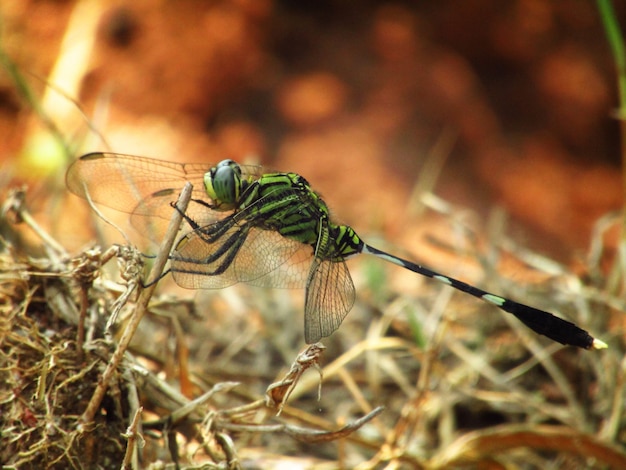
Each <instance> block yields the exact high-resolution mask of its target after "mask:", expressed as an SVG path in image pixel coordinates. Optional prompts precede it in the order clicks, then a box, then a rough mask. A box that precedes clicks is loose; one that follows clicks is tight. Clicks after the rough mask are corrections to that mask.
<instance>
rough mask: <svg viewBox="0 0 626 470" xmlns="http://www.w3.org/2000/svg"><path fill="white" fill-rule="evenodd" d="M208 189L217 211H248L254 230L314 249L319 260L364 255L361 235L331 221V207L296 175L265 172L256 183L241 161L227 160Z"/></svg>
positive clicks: (210, 175) (208, 176)
mask: <svg viewBox="0 0 626 470" xmlns="http://www.w3.org/2000/svg"><path fill="white" fill-rule="evenodd" d="M204 187H205V190H206V193H207V195H208V196H209V197H210V198H211V199H212V200H213V201H214V206H213V207H212V209H214V210H218V211H228V210H234V211H235V212H238V211H241V210H244V209H248V208H249V209H251V211H250V214H249V216H248V220H250V221H254V223H253V225H254V226H256V227H258V228H261V229H264V230H273V231H277V232H278V233H280V234H281V235H282V236H284V237H286V238H289V239H292V240H296V241H298V242H300V243H304V244H307V245H310V246H311V247H313V249H314V252H315V256H316V257H319V258H320V259H324V260H330V261H339V260H343V259H345V258H346V257H348V256H351V255H354V254H357V253H360V252H361V249H362V246H363V242H362V241H361V239H360V238H359V236H358V235H357V234H356V233H355V232H354V230H353V229H352V228H351V227H349V226H347V225H338V224H335V223H333V222H331V220H330V214H329V210H328V206H327V205H326V203H325V202H324V201H323V200H322V198H321V197H320V196H319V195H318V194H317V193H316V192H315V191H313V190H312V189H311V186H310V185H309V183H308V181H307V180H306V179H304V178H303V177H302V176H300V175H298V174H296V173H266V174H263V175H262V176H261V177H259V178H258V179H256V180H255V179H254V178H252V177H246V176H243V173H242V170H241V167H240V166H239V164H238V163H237V162H235V161H233V160H222V161H221V162H219V163H218V164H217V165H215V166H214V167H213V168H211V170H209V171H208V172H207V173H205V175H204ZM259 202H261V204H258V205H257V203H259Z"/></svg>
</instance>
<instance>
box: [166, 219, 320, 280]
mask: <svg viewBox="0 0 626 470" xmlns="http://www.w3.org/2000/svg"><path fill="white" fill-rule="evenodd" d="M220 225H223V222H216V223H215V224H213V227H205V228H202V229H198V230H194V231H193V232H190V233H189V234H187V235H186V236H185V238H184V239H183V240H182V241H181V243H179V246H178V247H177V249H176V250H175V252H174V253H173V254H172V256H171V258H170V259H171V265H170V269H171V271H172V276H173V278H174V280H175V281H176V283H177V284H178V285H179V286H181V287H185V288H189V289H220V288H223V287H227V286H230V285H233V284H236V283H238V282H246V283H249V284H252V285H257V286H264V287H286V288H296V287H304V285H305V282H306V278H307V272H308V268H309V266H310V264H311V258H312V254H313V249H312V248H311V247H310V246H307V245H303V244H302V243H300V242H298V241H295V240H291V239H288V238H284V237H283V236H281V235H280V234H279V233H277V232H274V231H269V230H262V229H259V228H255V227H249V226H243V227H241V226H239V225H234V226H232V227H230V228H228V229H227V230H226V231H224V233H221V234H220V236H219V237H218V238H216V239H211V236H210V235H208V232H211V231H215V230H216V229H219V226H220Z"/></svg>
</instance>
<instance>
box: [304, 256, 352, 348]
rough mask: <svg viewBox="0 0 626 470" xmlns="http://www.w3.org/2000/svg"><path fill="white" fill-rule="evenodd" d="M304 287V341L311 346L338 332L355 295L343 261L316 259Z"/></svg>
mask: <svg viewBox="0 0 626 470" xmlns="http://www.w3.org/2000/svg"><path fill="white" fill-rule="evenodd" d="M306 286H307V287H306V300H305V304H304V339H305V341H306V342H307V343H308V344H312V343H316V342H318V341H319V340H320V339H321V338H325V337H326V336H330V335H331V334H332V333H333V332H334V331H335V330H336V329H337V328H339V325H341V322H342V321H343V319H344V318H346V315H347V314H348V312H349V311H350V309H351V308H352V306H353V305H354V299H355V292H354V284H353V283H352V278H351V277H350V273H349V271H348V267H347V266H346V263H345V261H343V260H340V261H323V260H321V259H319V258H315V259H314V261H313V264H312V265H311V270H310V273H309V276H308V279H307V283H306Z"/></svg>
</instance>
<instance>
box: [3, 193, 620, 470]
mask: <svg viewBox="0 0 626 470" xmlns="http://www.w3.org/2000/svg"><path fill="white" fill-rule="evenodd" d="M7 207H12V208H13V209H15V207H13V206H12V205H11V204H9V205H6V206H5V208H7ZM17 211H18V214H20V215H21V217H18V219H20V218H24V217H23V216H24V214H26V215H27V213H25V212H23V211H22V210H21V209H17ZM3 213H4V214H5V216H8V215H11V214H13V215H15V213H14V212H12V211H4V212H3ZM13 218H14V219H15V217H13ZM26 220H27V222H28V221H29V218H28V217H26ZM16 227H17V226H16V225H14V224H12V223H9V221H8V220H7V219H6V217H5V218H4V219H3V221H2V230H3V233H2V236H3V240H4V242H3V245H2V246H3V250H2V253H1V254H0V276H1V277H0V288H1V289H2V297H1V298H2V299H3V300H2V304H1V306H0V308H1V309H2V310H1V320H2V322H1V324H0V328H1V331H0V342H1V343H0V344H1V346H2V348H1V351H2V352H1V356H0V383H2V387H1V388H0V429H2V442H3V443H4V444H3V446H2V450H1V452H0V459H1V460H2V462H3V463H4V465H6V466H7V467H6V468H94V467H95V466H96V465H97V466H99V467H101V468H120V466H121V465H122V462H125V464H127V465H133V466H134V468H139V467H144V468H147V467H150V466H152V468H157V467H158V466H159V465H166V467H168V468H169V467H170V466H172V468H173V465H174V464H178V465H179V466H180V467H181V468H198V466H201V465H204V466H205V467H203V468H213V467H215V468H237V467H238V466H241V467H246V468H271V467H274V466H276V465H278V464H279V463H285V464H287V463H289V464H290V465H293V466H296V465H297V466H299V467H300V468H336V467H341V468H355V467H358V468H383V467H384V468H400V467H401V468H450V467H456V468H459V467H467V468H474V467H476V466H487V467H492V468H504V467H506V468H550V467H552V468H564V467H567V468H581V467H587V468H589V467H592V468H606V466H609V467H611V468H624V467H625V466H626V454H625V453H624V452H623V450H621V449H620V448H619V446H618V444H617V443H618V442H620V441H622V440H623V436H624V432H625V430H624V423H625V421H624V411H623V408H624V407H623V398H624V396H623V395H624V392H623V389H624V387H623V383H624V363H623V360H622V357H623V355H624V354H623V353H624V345H623V341H621V339H620V338H621V336H622V332H621V331H619V327H616V326H615V325H614V324H613V325H611V321H610V319H611V308H610V307H609V304H611V305H613V306H614V307H619V308H621V309H623V305H621V304H620V303H619V302H618V301H617V300H616V299H612V298H611V297H610V296H607V295H606V294H602V293H601V291H600V290H595V289H592V288H589V287H588V288H582V285H581V284H580V283H579V281H578V279H577V278H576V277H575V276H573V275H572V274H571V273H568V272H562V273H561V274H560V275H558V276H553V277H552V281H550V282H543V283H542V286H543V287H542V289H543V292H541V293H538V294H537V295H533V294H532V293H531V292H523V293H522V292H515V294H516V295H517V297H523V298H524V299H525V300H526V301H527V302H528V303H533V302H534V304H539V305H541V306H542V307H545V308H547V309H549V310H552V311H559V312H563V314H567V315H568V316H569V317H570V318H571V319H573V320H574V321H576V322H578V323H579V324H580V325H581V326H583V327H585V328H588V329H590V330H592V331H593V332H594V333H595V334H597V335H598V336H599V337H600V338H602V339H604V340H605V341H607V342H608V343H609V344H610V348H609V349H608V350H604V351H581V350H575V349H573V348H562V347H560V346H558V345H555V344H551V343H549V342H547V341H545V340H543V339H541V338H538V337H537V336H535V335H534V334H533V333H532V332H529V331H528V330H526V329H525V328H524V327H523V326H521V325H519V324H518V323H517V322H516V321H515V320H514V319H512V320H511V321H510V322H508V326H507V323H506V322H503V321H502V319H503V318H504V319H507V320H508V317H506V316H504V315H501V314H500V313H499V312H498V311H496V310H494V309H492V308H490V307H489V306H483V305H480V303H479V302H476V301H474V300H472V299H468V298H465V296H462V295H458V294H455V293H452V292H451V291H450V290H449V289H445V288H443V289H442V288H441V287H440V286H439V285H434V284H433V283H428V284H425V285H423V287H422V288H420V289H411V292H410V293H407V291H406V289H403V288H398V285H403V283H404V282H406V280H403V279H401V280H400V282H397V280H395V281H394V280H393V279H391V278H389V277H388V275H387V272H381V271H376V270H375V268H372V266H370V265H366V264H361V265H357V266H356V268H355V269H354V270H353V272H354V274H355V278H356V279H357V284H358V286H357V287H358V290H359V301H358V302H357V306H356V307H355V309H354V310H355V311H354V312H352V313H351V315H350V316H349V318H348V320H347V321H346V322H345V324H344V325H343V326H342V328H341V329H340V330H339V331H338V332H337V333H336V334H335V335H333V337H331V338H330V339H328V340H327V341H325V344H326V350H324V348H322V347H318V346H314V347H313V349H311V348H308V349H307V350H306V351H304V352H301V353H300V354H298V348H300V346H301V345H302V344H303V343H302V339H301V338H302V332H301V331H300V330H301V326H300V324H301V321H300V320H299V318H300V315H301V312H299V311H298V305H299V303H298V302H297V301H296V302H292V301H291V300H290V297H289V295H288V293H287V292H286V291H263V290H248V289H245V288H239V289H227V290H223V291H217V292H216V293H211V294H210V295H206V293H203V294H205V295H201V296H199V297H198V298H197V299H196V301H195V302H194V301H189V300H186V299H183V298H179V297H172V296H171V295H169V296H165V295H161V296H156V297H153V298H152V300H151V303H150V306H149V309H148V314H147V315H146V316H145V318H144V319H143V320H142V321H141V323H140V324H139V328H138V330H137V331H136V333H135V335H134V339H133V342H131V344H130V349H129V350H128V351H126V352H125V353H124V355H123V360H122V362H121V364H120V366H119V367H117V368H115V373H114V374H113V375H112V378H111V382H110V383H109V386H108V387H107V388H106V393H105V395H104V397H103V399H102V401H101V402H100V403H99V404H98V406H97V408H96V409H95V411H96V412H95V414H94V416H93V421H92V420H91V419H86V413H85V411H86V409H87V407H88V402H89V401H90V400H92V397H93V394H94V391H95V390H96V388H97V387H98V386H99V384H101V382H102V375H103V373H104V371H105V370H106V369H107V368H110V367H111V363H112V361H113V359H112V358H113V357H114V356H115V350H116V348H117V347H118V345H119V341H120V340H119V338H120V336H123V335H124V331H125V329H126V328H128V325H129V324H130V321H129V318H130V317H132V315H133V312H135V311H136V306H137V302H138V300H137V297H138V296H137V295H135V294H130V292H129V291H127V290H126V288H125V287H124V286H122V287H120V286H119V285H117V284H115V283H111V282H109V281H106V280H105V279H103V277H102V276H101V265H102V264H103V263H105V262H108V261H109V260H110V259H111V257H112V255H113V254H118V255H120V258H119V260H120V264H121V265H122V266H123V270H122V271H123V272H124V273H126V276H125V277H126V279H127V282H126V285H127V286H128V285H131V286H132V280H133V279H136V277H135V276H134V275H133V273H135V274H137V273H139V272H140V271H141V269H140V268H141V266H138V265H137V264H138V260H140V259H141V258H140V257H139V258H137V257H133V256H128V254H129V253H132V251H130V252H129V251H128V250H118V249H115V250H112V251H107V252H105V253H104V254H101V253H100V251H99V250H97V249H91V250H87V251H86V252H84V253H82V254H80V255H79V256H78V257H75V258H74V257H69V256H67V255H65V254H64V253H60V252H58V251H56V250H58V249H59V247H54V246H51V245H50V243H49V242H42V243H43V245H45V246H47V253H49V254H48V255H45V256H39V257H30V256H29V255H28V253H29V252H30V251H31V248H27V247H25V246H23V245H21V243H20V240H22V238H21V237H20V234H19V231H17V232H16V231H15V229H16ZM9 239H11V240H12V243H8V242H7V240H9ZM20 246H22V247H21V248H19V247H20ZM122 255H125V256H122ZM484 266H486V268H487V271H489V270H493V271H495V268H494V267H493V266H491V265H489V263H487V262H486V263H485V264H484ZM368 279H369V280H370V281H369V282H371V283H372V284H373V282H374V280H376V279H377V280H378V281H376V284H378V287H379V289H377V290H376V294H374V291H372V290H369V289H368ZM415 282H421V281H415ZM372 284H370V285H372ZM381 285H382V287H381ZM414 287H415V286H414ZM500 287H501V289H506V290H510V289H507V288H506V286H500ZM511 290H512V288H511ZM114 310H116V311H118V312H119V319H118V321H117V322H116V323H115V325H113V326H112V327H111V330H110V331H109V332H108V333H107V323H108V322H110V314H111V312H112V311H114ZM81 312H82V314H84V315H82V314H81ZM618 315H620V314H618ZM616 318H617V319H618V320H619V316H617V317H616ZM407 319H408V320H409V321H407ZM609 328H611V331H610V330H609ZM116 338H117V339H116ZM416 338H419V340H416ZM294 358H295V359H294ZM292 363H293V364H292ZM290 364H292V365H291V369H290V368H289V367H290V366H289V365H290ZM318 365H320V366H321V373H322V375H323V383H322V388H321V397H320V398H319V399H318V387H319V377H320V375H319V374H318V373H317V372H316V371H315V370H307V369H309V368H311V367H312V368H315V367H318ZM266 391H267V392H266ZM283 400H288V404H285V403H284V402H283ZM380 407H384V410H383V409H381V408H380ZM131 423H133V424H131ZM289 456H291V457H289Z"/></svg>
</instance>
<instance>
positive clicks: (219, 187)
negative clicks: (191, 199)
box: [204, 160, 243, 210]
mask: <svg viewBox="0 0 626 470" xmlns="http://www.w3.org/2000/svg"><path fill="white" fill-rule="evenodd" d="M204 188H205V190H206V193H207V196H209V197H210V198H211V199H213V200H214V201H215V204H216V205H217V206H218V207H220V208H221V209H222V210H229V209H233V208H234V207H235V206H236V204H237V201H239V197H240V196H241V191H242V188H243V182H242V180H241V167H240V166H239V164H238V163H237V162H235V161H234V160H222V161H221V162H219V163H218V164H217V165H215V166H214V167H213V168H211V169H210V170H209V171H208V172H206V173H205V174H204Z"/></svg>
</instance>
